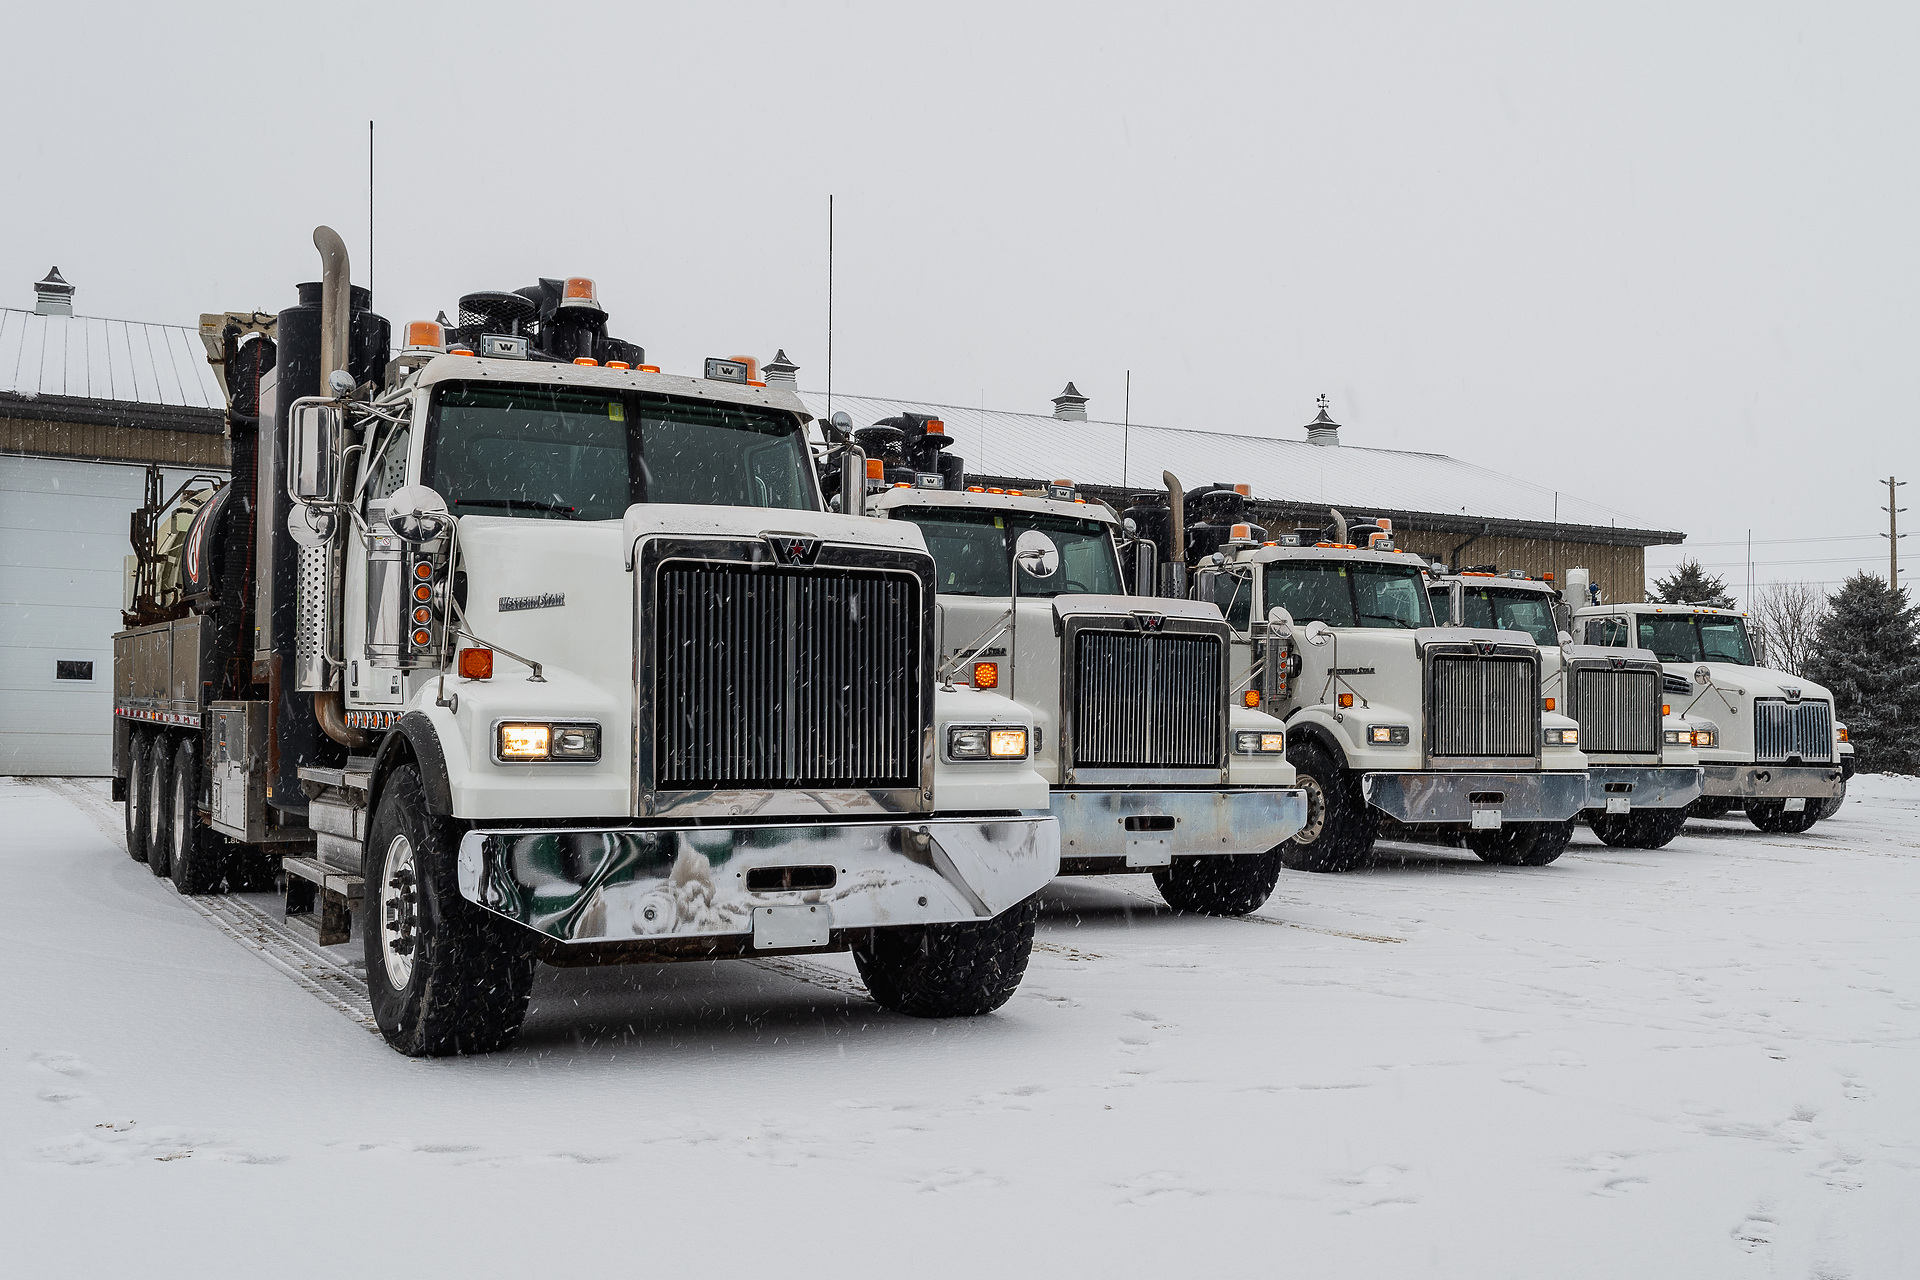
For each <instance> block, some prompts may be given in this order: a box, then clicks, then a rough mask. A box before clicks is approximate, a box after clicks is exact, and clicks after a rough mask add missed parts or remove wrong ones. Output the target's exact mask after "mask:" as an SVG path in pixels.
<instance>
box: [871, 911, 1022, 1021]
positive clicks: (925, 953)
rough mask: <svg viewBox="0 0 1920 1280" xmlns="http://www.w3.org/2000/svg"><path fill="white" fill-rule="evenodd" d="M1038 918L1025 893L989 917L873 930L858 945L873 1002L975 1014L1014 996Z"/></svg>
mask: <svg viewBox="0 0 1920 1280" xmlns="http://www.w3.org/2000/svg"><path fill="white" fill-rule="evenodd" d="M1039 919H1040V903H1039V899H1038V898H1028V899H1027V900H1026V901H1024V902H1022V903H1019V904H1018V905H1016V906H1013V907H1009V908H1008V909H1007V910H1005V911H1003V912H1001V913H1000V914H999V915H997V916H995V917H994V918H993V919H991V920H978V921H968V922H966V923H963V924H925V925H906V926H899V927H895V928H890V929H875V930H873V931H872V932H871V933H869V934H868V935H867V937H866V938H865V940H864V941H861V942H858V943H856V944H855V945H854V948H853V962H854V965H855V967H856V968H858V969H859V970H860V980H861V981H862V982H864V983H866V984H867V994H869V995H871V996H872V997H873V1000H874V1003H875V1004H878V1005H879V1006H880V1007H881V1008H883V1009H891V1010H892V1011H893V1012H895V1013H904V1014H906V1015H907V1016H908V1017H912V1018H975V1017H979V1016H980V1015H981V1014H985V1013H992V1012H993V1011H994V1010H995V1009H998V1008H999V1007H1000V1006H1001V1005H1003V1004H1005V1003H1006V1002H1007V1001H1009V1000H1011V999H1012V998H1013V993H1014V992H1015V991H1017V990H1018V989H1019V987H1020V980H1021V979H1022V978H1024V977H1025V976H1026V972H1027V960H1028V958H1029V957H1030V956H1031V955H1032V954H1033V930H1034V926H1035V924H1037V923H1038V921H1039Z"/></svg>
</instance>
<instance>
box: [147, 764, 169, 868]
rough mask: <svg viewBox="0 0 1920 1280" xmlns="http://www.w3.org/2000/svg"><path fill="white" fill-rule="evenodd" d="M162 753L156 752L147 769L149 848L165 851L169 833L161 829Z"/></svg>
mask: <svg viewBox="0 0 1920 1280" xmlns="http://www.w3.org/2000/svg"><path fill="white" fill-rule="evenodd" d="M160 768H161V765H160V753H159V752H158V751H156V752H154V757H153V763H152V764H151V765H149V766H148V768H147V847H148V848H149V849H165V848H166V847H167V844H166V841H167V833H166V832H164V831H162V830H161V829H160V805H159V804H158V800H159V798H160Z"/></svg>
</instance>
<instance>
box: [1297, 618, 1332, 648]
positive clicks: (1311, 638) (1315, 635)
mask: <svg viewBox="0 0 1920 1280" xmlns="http://www.w3.org/2000/svg"><path fill="white" fill-rule="evenodd" d="M1300 634H1301V635H1303V636H1305V637H1306V640H1307V643H1308V644H1310V645H1312V646H1313V647H1314V648H1316V649H1318V648H1319V647H1320V646H1321V645H1323V644H1325V643H1326V642H1327V641H1329V640H1331V639H1333V628H1332V627H1330V626H1328V625H1327V624H1326V623H1324V622H1322V621H1320V619H1318V618H1315V619H1314V620H1313V621H1312V622H1309V623H1308V624H1307V625H1306V629H1305V630H1303V631H1302V632H1301V633H1300Z"/></svg>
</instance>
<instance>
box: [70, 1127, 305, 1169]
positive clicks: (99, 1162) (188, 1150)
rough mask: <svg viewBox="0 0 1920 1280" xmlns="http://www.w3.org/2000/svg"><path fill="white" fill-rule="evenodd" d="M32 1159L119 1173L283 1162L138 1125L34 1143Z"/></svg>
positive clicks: (225, 1141) (202, 1137)
mask: <svg viewBox="0 0 1920 1280" xmlns="http://www.w3.org/2000/svg"><path fill="white" fill-rule="evenodd" d="M32 1150H33V1155H34V1158H36V1159H38V1160H43V1161H47V1162H49V1163H53V1164H67V1165H75V1166H81V1167H84V1166H92V1167H95V1168H110V1167H121V1166H126V1165H133V1164H148V1163H159V1164H168V1163H172V1162H174V1161H177V1160H187V1159H194V1160H199V1161H201V1162H203V1163H204V1162H206V1161H209V1160H212V1161H215V1162H217V1163H221V1164H279V1163H280V1162H281V1161H282V1160H284V1159H285V1158H286V1157H284V1156H277V1155H271V1154H267V1153H265V1152H260V1151H254V1150H251V1149H249V1148H246V1147H242V1146H239V1145H237V1144H236V1143H234V1142H233V1141H232V1140H231V1139H229V1138H226V1137H223V1136H221V1135H219V1134H215V1133H207V1132H203V1131H195V1130H188V1129H181V1128H177V1127H175V1126H173V1125H142V1124H140V1123H138V1122H137V1121H133V1120H126V1121H110V1122H105V1123H102V1124H98V1125H95V1126H94V1127H93V1128H92V1129H91V1130H82V1131H81V1132H79V1133H69V1134H65V1135H63V1136H61V1137H58V1138H50V1139H48V1140H47V1141H45V1142H41V1143H37V1144H35V1145H34V1147H33V1148H32Z"/></svg>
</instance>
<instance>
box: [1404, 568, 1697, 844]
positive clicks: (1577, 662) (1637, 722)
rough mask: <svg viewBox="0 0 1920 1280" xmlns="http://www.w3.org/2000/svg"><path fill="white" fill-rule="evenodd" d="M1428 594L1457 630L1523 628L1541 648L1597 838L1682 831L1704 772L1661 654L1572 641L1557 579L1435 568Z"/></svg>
mask: <svg viewBox="0 0 1920 1280" xmlns="http://www.w3.org/2000/svg"><path fill="white" fill-rule="evenodd" d="M1576 576H1577V577H1580V578H1582V579H1584V577H1585V572H1584V571H1583V570H1579V569H1576V570H1574V571H1573V573H1572V574H1571V575H1569V577H1570V578H1573V577H1576ZM1428 591H1429V594H1430V596H1431V598H1432V601H1433V608H1434V612H1435V614H1436V615H1438V616H1442V617H1448V618H1450V619H1451V621H1452V622H1453V623H1454V624H1455V625H1460V626H1467V627H1476V628H1483V629H1484V628H1494V629H1497V630H1508V631H1524V632H1526V633H1527V634H1528V635H1530V636H1532V637H1533V640H1534V643H1536V644H1537V645H1538V646H1539V647H1540V669H1541V684H1540V692H1541V705H1542V707H1543V708H1544V709H1545V710H1547V711H1559V712H1562V713H1564V714H1566V715H1569V716H1572V717H1573V718H1574V720H1575V721H1577V722H1578V723H1579V726H1580V750H1581V752H1582V753H1584V754H1585V755H1586V757H1587V778H1588V782H1589V785H1590V787H1591V792H1590V794H1589V795H1588V797H1587V807H1586V808H1585V809H1584V810H1583V811H1582V813H1581V818H1582V820H1583V821H1585V822H1586V823H1587V825H1588V826H1589V827H1591V828H1592V829H1593V832H1594V834H1595V835H1597V836H1598V837H1599V838H1600V839H1601V840H1602V841H1603V842H1604V843H1606V844H1609V845H1613V846H1616V847H1624V848H1640V849H1658V848H1661V847H1663V846H1664V845H1666V844H1668V843H1669V842H1671V841H1672V840H1673V838H1674V837H1675V836H1677V835H1679V834H1680V829H1681V828H1682V827H1683V826H1685V825H1686V820H1687V808H1688V806H1689V805H1691V804H1692V803H1693V801H1694V800H1695V799H1697V798H1698V797H1699V795H1700V788H1701V785H1702V775H1701V771H1700V766H1699V757H1698V756H1697V755H1696V754H1695V753H1694V749H1693V732H1692V729H1691V727H1690V726H1689V725H1688V724H1687V723H1686V722H1685V720H1684V719H1683V718H1681V717H1679V716H1676V715H1674V714H1673V707H1672V704H1671V703H1669V702H1668V701H1667V700H1666V698H1665V696H1664V694H1663V692H1662V685H1661V678H1662V670H1661V666H1660V660H1659V658H1658V657H1656V656H1655V655H1654V654H1652V653H1650V652H1648V651H1647V650H1645V649H1636V648H1624V649H1623V648H1612V649H1608V648H1602V647H1600V646H1597V645H1585V644H1574V643H1572V637H1571V636H1570V635H1569V633H1568V632H1567V630H1566V628H1567V626H1568V625H1570V623H1571V616H1572V615H1571V610H1570V609H1569V608H1568V607H1567V605H1566V604H1565V603H1564V602H1563V601H1562V600H1561V597H1560V593H1559V592H1558V591H1557V590H1556V589H1555V587H1554V584H1553V582H1552V581H1550V580H1549V579H1539V578H1532V577H1529V576H1528V575H1526V574H1524V573H1521V572H1519V571H1517V570H1509V571H1507V572H1505V573H1501V572H1498V571H1497V570H1496V569H1494V568H1492V567H1488V568H1484V569H1478V570H1475V569H1467V570H1462V571H1461V572H1460V573H1458V574H1447V573H1444V572H1439V571H1436V575H1435V576H1434V577H1433V578H1432V579H1431V585H1430V586H1429V588H1428Z"/></svg>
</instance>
